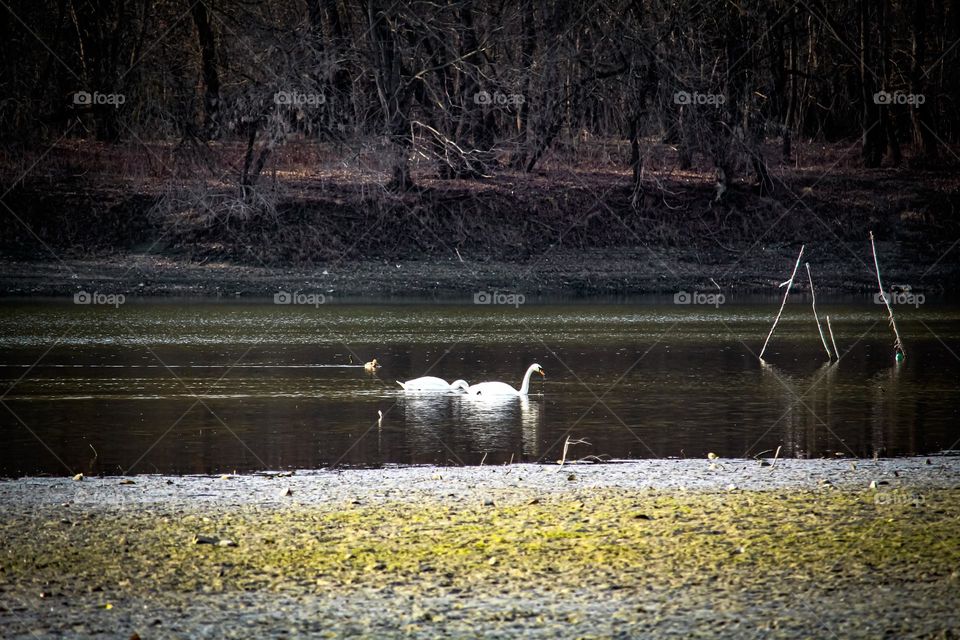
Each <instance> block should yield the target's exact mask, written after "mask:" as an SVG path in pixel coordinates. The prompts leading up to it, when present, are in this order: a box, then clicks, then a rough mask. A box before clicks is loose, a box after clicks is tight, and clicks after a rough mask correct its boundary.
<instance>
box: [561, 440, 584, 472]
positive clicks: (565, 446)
mask: <svg viewBox="0 0 960 640" xmlns="http://www.w3.org/2000/svg"><path fill="white" fill-rule="evenodd" d="M574 444H585V445H589V444H590V443H589V442H587V441H586V440H583V439H580V440H571V439H570V436H567V439H566V441H565V442H564V443H563V455H562V456H561V457H560V466H561V467H562V466H563V464H564V463H565V462H566V461H567V451H568V450H569V449H570V445H574Z"/></svg>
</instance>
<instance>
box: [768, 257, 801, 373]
mask: <svg viewBox="0 0 960 640" xmlns="http://www.w3.org/2000/svg"><path fill="white" fill-rule="evenodd" d="M805 246H806V245H801V246H800V255H798V256H797V264H795V265H793V273H792V274H791V275H790V279H789V280H787V281H786V282H784V283H783V284H781V285H780V286H781V287H782V286H783V285H784V284H785V285H787V290H786V292H785V293H784V294H783V302H781V303H780V311H779V312H778V313H777V317H776V319H775V320H774V321H773V326H772V327H770V333H768V334H767V339H766V340H764V342H763V349H760V359H761V360H763V354H764V352H765V351H766V350H767V345H768V344H769V343H770V337H771V336H773V331H774V329H776V328H777V323H778V322H780V316H781V315H783V308H784V307H785V306H787V296H789V295H790V287H792V286H793V279H794V278H795V277H796V276H797V269H799V268H800V258H802V257H803V248H804V247H805Z"/></svg>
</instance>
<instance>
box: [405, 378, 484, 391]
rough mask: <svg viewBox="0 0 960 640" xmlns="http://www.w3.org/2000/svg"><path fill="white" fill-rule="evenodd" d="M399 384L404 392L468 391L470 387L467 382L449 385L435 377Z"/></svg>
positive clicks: (456, 381) (455, 381) (461, 381)
mask: <svg viewBox="0 0 960 640" xmlns="http://www.w3.org/2000/svg"><path fill="white" fill-rule="evenodd" d="M397 384H398V385H400V386H401V387H403V390H404V391H433V392H443V391H461V390H462V391H466V390H467V389H468V388H469V387H470V385H469V384H467V381H466V380H454V381H453V382H450V383H448V382H447V381H446V380H444V379H443V378H436V377H434V376H424V377H422V378H415V379H413V380H407V381H406V382H400V381H399V380H397Z"/></svg>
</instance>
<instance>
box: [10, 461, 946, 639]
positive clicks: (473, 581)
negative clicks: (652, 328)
mask: <svg viewBox="0 0 960 640" xmlns="http://www.w3.org/2000/svg"><path fill="white" fill-rule="evenodd" d="M769 462H770V461H768V463H769ZM0 506H2V509H3V512H2V513H3V515H2V516H0V535H2V541H0V636H2V637H5V638H6V637H12V638H37V637H39V638H47V637H64V636H69V637H97V638H101V637H102V638H117V637H122V638H128V637H131V636H132V635H133V634H135V633H136V634H137V635H138V636H139V637H141V638H145V639H146V638H223V637H244V638H246V637H275V638H284V637H298V636H308V635H309V636H317V637H345V636H366V637H451V636H452V637H476V636H491V637H519V636H523V637H544V638H546V637H637V636H646V637H713V636H728V637H832V636H836V637H884V636H886V637H926V638H953V637H960V635H958V634H960V613H958V612H960V606H958V605H960V571H958V567H960V459H958V458H949V457H946V458H944V457H935V458H929V459H926V458H919V459H899V460H877V461H873V460H860V461H851V460H809V461H800V460H780V461H777V462H776V463H775V464H774V465H773V466H761V465H760V463H758V462H756V461H753V460H719V461H707V460H655V461H641V462H629V463H623V464H610V465H596V466H566V467H564V468H562V469H560V468H558V467H556V466H532V465H513V466H509V467H483V468H477V467H474V468H434V467H429V468H428V467H421V468H401V469H383V470H353V471H340V472H336V471H314V472H298V473H295V474H293V475H289V474H264V475H251V476H235V477H206V476H203V477H197V476H190V477H172V476H171V477H167V476H137V477H134V478H129V479H124V478H117V477H112V478H95V479H89V478H88V479H84V480H83V481H73V480H70V479H64V478H23V479H17V480H8V481H2V482H0ZM197 536H199V539H202V540H204V541H210V542H213V544H197V543H196V540H197V539H198V538H197ZM217 543H221V544H222V545H223V546H220V545H219V544H217ZM228 545H229V546H228ZM233 545H236V546H233Z"/></svg>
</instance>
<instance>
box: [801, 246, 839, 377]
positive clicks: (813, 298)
mask: <svg viewBox="0 0 960 640" xmlns="http://www.w3.org/2000/svg"><path fill="white" fill-rule="evenodd" d="M804 266H805V267H806V268H807V279H808V280H809V281H810V304H811V306H812V307H813V318H814V320H816V321H817V331H819V332H820V342H822V343H823V348H824V350H825V351H826V352H827V359H828V360H833V356H831V355H830V347H828V346H827V339H826V338H825V337H824V335H823V327H821V326H820V316H818V315H817V294H816V293H814V291H813V276H812V275H810V263H809V262H805V263H804Z"/></svg>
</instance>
